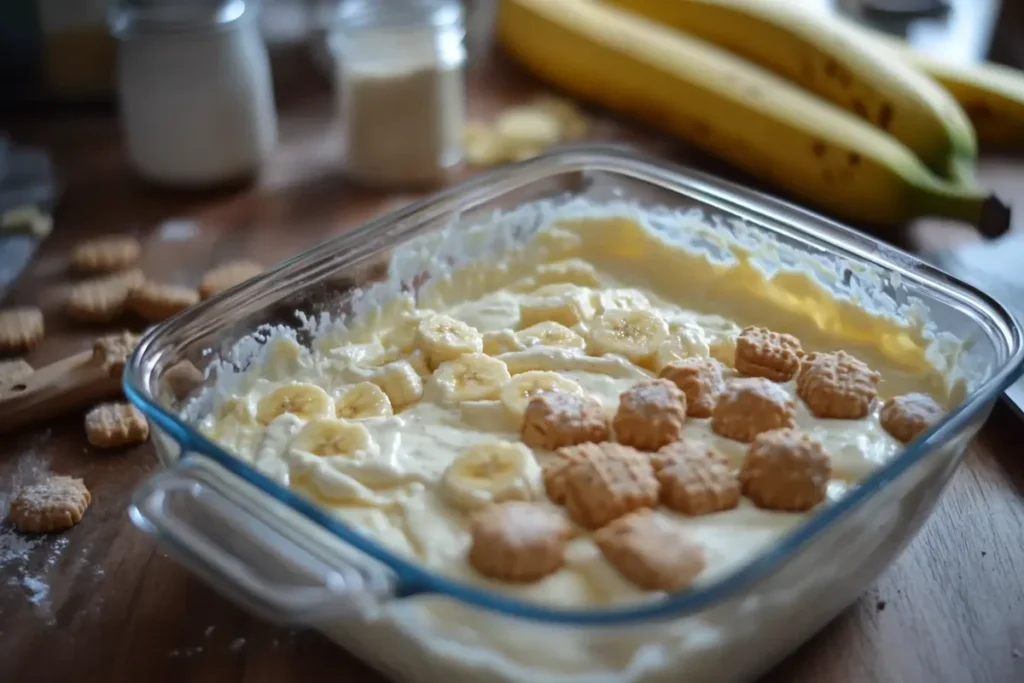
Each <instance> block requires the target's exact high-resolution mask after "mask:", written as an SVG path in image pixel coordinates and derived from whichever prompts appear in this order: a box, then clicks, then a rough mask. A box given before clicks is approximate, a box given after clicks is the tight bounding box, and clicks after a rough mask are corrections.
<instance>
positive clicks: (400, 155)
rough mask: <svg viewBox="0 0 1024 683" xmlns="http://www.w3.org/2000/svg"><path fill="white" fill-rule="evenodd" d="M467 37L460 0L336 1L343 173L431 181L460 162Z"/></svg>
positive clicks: (377, 180) (385, 182) (394, 181)
mask: <svg viewBox="0 0 1024 683" xmlns="http://www.w3.org/2000/svg"><path fill="white" fill-rule="evenodd" d="M465 34H466V32H465V24H464V21H463V14H462V5H461V3H460V2H459V0H342V2H341V4H340V6H339V8H338V12H337V14H336V17H335V21H334V22H333V24H332V27H331V31H330V34H329V38H328V42H329V47H330V51H331V53H332V55H333V57H334V64H335V95H336V103H337V107H336V109H337V116H338V119H339V123H338V125H339V127H340V131H341V136H342V142H343V146H344V152H343V154H344V160H345V168H346V171H347V173H348V175H349V177H350V178H352V179H353V180H354V181H356V182H358V183H362V184H368V185H375V186H416V185H432V184H437V183H439V182H441V181H443V180H444V179H445V177H446V176H447V173H448V171H450V170H451V169H452V168H453V167H455V166H457V165H458V164H459V162H460V161H461V160H462V129H463V126H464V124H465V115H466V93H465V64H466V48H465Z"/></svg>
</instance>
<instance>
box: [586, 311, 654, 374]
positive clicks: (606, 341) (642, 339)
mask: <svg viewBox="0 0 1024 683" xmlns="http://www.w3.org/2000/svg"><path fill="white" fill-rule="evenodd" d="M667 338H668V324H667V323H666V322H665V321H664V320H663V319H662V318H661V316H659V315H658V314H657V313H654V312H653V311H644V310H620V309H612V310H609V311H605V312H604V313H602V314H601V315H599V316H598V317H597V318H595V319H594V321H593V322H592V323H591V325H590V347H591V352H592V353H593V354H594V355H603V354H606V353H615V354H618V355H620V356H625V357H626V358H628V359H629V360H631V361H632V362H634V363H636V364H637V365H641V366H645V367H646V366H647V365H649V364H651V361H652V360H653V356H654V355H655V353H656V352H657V351H658V347H660V346H661V345H662V344H663V343H665V340H666V339H667Z"/></svg>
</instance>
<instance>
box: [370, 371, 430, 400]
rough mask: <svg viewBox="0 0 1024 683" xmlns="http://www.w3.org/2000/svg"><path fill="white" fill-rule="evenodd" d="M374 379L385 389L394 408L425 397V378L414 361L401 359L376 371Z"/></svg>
mask: <svg viewBox="0 0 1024 683" xmlns="http://www.w3.org/2000/svg"><path fill="white" fill-rule="evenodd" d="M372 381H373V382H374V383H375V384H376V385H377V386H379V387H380V388H381V389H383V390H384V393H385V394H387V395H388V399H389V400H390V401H391V407H392V409H398V410H400V409H402V408H405V407H407V406H410V405H412V404H413V403H416V401H418V400H420V399H421V398H422V397H423V379H422V378H421V377H420V373H419V372H418V371H417V369H416V368H415V367H413V365H412V363H410V362H409V361H407V360H399V361H395V362H394V363H388V364H387V365H385V366H384V367H382V368H380V369H379V370H377V372H375V373H374V375H373V378H372Z"/></svg>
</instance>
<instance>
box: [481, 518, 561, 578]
mask: <svg viewBox="0 0 1024 683" xmlns="http://www.w3.org/2000/svg"><path fill="white" fill-rule="evenodd" d="M470 535H471V536H472V541H471V544H470V548H469V556H468V559H469V563H470V564H471V565H472V566H473V567H474V568H475V569H476V570H477V571H478V572H480V573H481V574H483V575H484V576H487V577H490V578H492V579H497V580H499V581H508V582H515V583H526V582H532V581H538V580H540V579H542V578H544V577H545V576H547V575H549V574H553V573H554V572H556V571H558V570H559V569H560V568H561V567H562V565H563V563H564V562H565V544H566V542H567V541H568V540H569V538H571V536H572V526H571V525H570V524H569V522H568V520H566V519H565V517H563V516H562V515H560V514H559V513H557V512H555V511H553V510H547V509H545V508H542V507H540V506H538V505H535V504H533V503H526V502H522V501H512V502H506V503H498V504H496V505H490V506H488V507H486V508H484V509H483V510H480V511H478V512H476V513H474V514H473V517H472V521H471V523H470Z"/></svg>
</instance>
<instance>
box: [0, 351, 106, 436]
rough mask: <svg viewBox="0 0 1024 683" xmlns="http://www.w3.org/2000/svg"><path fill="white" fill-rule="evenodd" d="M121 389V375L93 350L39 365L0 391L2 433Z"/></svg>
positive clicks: (88, 403) (65, 411)
mask: <svg viewBox="0 0 1024 683" xmlns="http://www.w3.org/2000/svg"><path fill="white" fill-rule="evenodd" d="M120 391H121V378H120V376H111V374H110V373H109V372H108V371H107V370H106V369H105V368H104V367H103V363H102V360H101V359H97V358H96V357H95V354H94V353H93V352H92V351H83V352H81V353H78V354H75V355H74V356H71V357H70V358H65V359H63V360H60V361H57V362H56V363H53V364H51V365H47V366H46V367H43V368H40V369H38V370H36V371H35V372H33V373H32V374H31V375H29V376H28V377H26V378H25V379H24V380H23V381H21V382H19V383H17V384H15V385H13V386H11V387H9V388H7V389H6V390H5V391H3V392H0V434H4V433H7V432H10V431H13V430H15V429H20V428H21V427H25V426H27V425H31V424H35V423H38V422H40V421H42V420H47V419H50V418H54V417H58V416H60V415H63V414H65V413H67V412H69V411H72V410H75V409H77V408H82V407H85V406H88V405H91V404H93V403H97V402H99V401H102V400H104V399H108V398H112V397H114V396H117V395H118V394H119V393H120Z"/></svg>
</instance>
